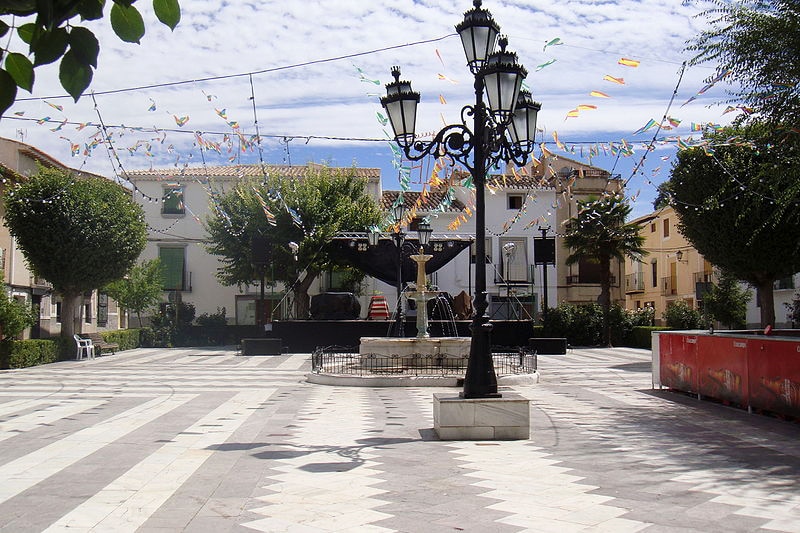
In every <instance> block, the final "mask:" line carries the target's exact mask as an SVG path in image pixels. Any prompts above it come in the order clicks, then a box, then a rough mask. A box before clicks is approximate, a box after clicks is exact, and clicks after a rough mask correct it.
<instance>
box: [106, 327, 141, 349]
mask: <svg viewBox="0 0 800 533" xmlns="http://www.w3.org/2000/svg"><path fill="white" fill-rule="evenodd" d="M140 333H141V330H140V329H118V330H114V331H102V332H100V336H101V337H103V340H104V341H106V342H110V343H113V344H119V351H122V350H132V349H133V348H138V347H139V346H140V345H141V344H140V340H139V339H140Z"/></svg>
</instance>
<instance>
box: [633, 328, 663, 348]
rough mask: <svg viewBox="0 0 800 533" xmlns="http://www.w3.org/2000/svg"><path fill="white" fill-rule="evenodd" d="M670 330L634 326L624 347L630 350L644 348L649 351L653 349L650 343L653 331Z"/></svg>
mask: <svg viewBox="0 0 800 533" xmlns="http://www.w3.org/2000/svg"><path fill="white" fill-rule="evenodd" d="M670 329H671V328H662V327H658V326H636V327H634V328H633V331H631V334H630V335H629V336H628V338H627V339H625V341H626V342H625V343H624V345H625V346H628V347H630V348H644V349H645V350H651V349H652V348H653V347H652V345H651V342H652V340H653V332H654V331H669V330H670Z"/></svg>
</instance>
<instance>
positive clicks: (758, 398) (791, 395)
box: [748, 338, 800, 417]
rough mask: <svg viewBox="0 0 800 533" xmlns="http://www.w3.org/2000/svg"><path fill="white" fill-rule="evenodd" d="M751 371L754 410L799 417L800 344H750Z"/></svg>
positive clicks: (751, 396)
mask: <svg viewBox="0 0 800 533" xmlns="http://www.w3.org/2000/svg"><path fill="white" fill-rule="evenodd" d="M748 371H749V374H750V405H751V406H752V407H753V408H755V409H764V410H767V411H772V412H775V413H783V414H787V415H790V416H795V417H797V416H800V343H798V342H797V341H784V340H777V339H776V340H767V339H761V338H759V339H753V340H751V341H750V343H749V349H748Z"/></svg>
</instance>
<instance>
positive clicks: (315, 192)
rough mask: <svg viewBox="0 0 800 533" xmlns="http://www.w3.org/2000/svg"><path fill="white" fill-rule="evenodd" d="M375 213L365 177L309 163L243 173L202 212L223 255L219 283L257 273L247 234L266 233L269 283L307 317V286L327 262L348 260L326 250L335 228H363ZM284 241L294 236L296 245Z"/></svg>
mask: <svg viewBox="0 0 800 533" xmlns="http://www.w3.org/2000/svg"><path fill="white" fill-rule="evenodd" d="M379 220H380V210H379V208H378V206H377V204H376V202H375V201H374V200H373V199H372V198H370V197H369V196H368V194H367V189H366V180H364V179H362V178H359V177H357V176H356V175H355V173H354V172H353V171H352V170H350V171H338V170H335V169H331V168H328V167H319V168H317V167H309V170H308V173H307V174H306V175H305V176H304V177H303V178H300V179H298V178H287V177H282V176H269V177H265V178H264V179H263V180H258V181H242V182H240V183H239V184H238V185H237V186H236V187H235V188H234V189H232V190H231V191H229V192H228V193H227V194H224V195H222V196H221V197H220V198H218V199H216V201H215V205H214V209H213V210H212V214H211V215H210V216H209V217H208V219H207V220H206V228H207V230H208V233H209V241H210V243H209V245H208V247H207V249H208V251H209V252H210V253H211V254H214V255H217V256H220V257H221V262H222V264H223V265H222V267H220V268H219V269H218V271H217V278H218V279H219V280H220V282H221V283H223V284H225V285H243V284H248V283H252V282H253V281H254V280H258V279H260V276H261V272H260V271H259V269H258V267H257V266H256V265H255V264H254V261H253V253H252V252H253V250H252V248H253V246H252V243H253V239H254V238H256V240H258V239H265V240H266V242H267V246H268V250H269V255H270V259H269V265H268V266H267V267H266V270H265V275H266V277H267V278H268V280H269V282H270V283H275V282H277V281H280V282H283V283H285V284H286V285H287V286H289V287H290V288H292V289H293V291H294V294H295V313H296V316H297V317H298V318H306V317H307V316H308V309H309V296H308V289H309V288H310V287H311V285H312V283H313V282H314V280H315V279H316V278H317V276H318V275H319V274H320V273H322V272H325V271H327V270H329V269H330V270H335V269H342V268H348V266H347V265H343V264H341V263H339V262H338V260H337V259H336V258H335V257H334V256H333V255H332V254H331V250H332V247H331V246H330V243H331V239H332V238H333V237H334V236H335V235H336V233H338V232H340V231H363V230H364V229H365V228H366V227H368V226H371V225H373V224H376V223H377V222H378V221H379ZM290 243H296V251H295V250H293V249H292V247H291V246H290Z"/></svg>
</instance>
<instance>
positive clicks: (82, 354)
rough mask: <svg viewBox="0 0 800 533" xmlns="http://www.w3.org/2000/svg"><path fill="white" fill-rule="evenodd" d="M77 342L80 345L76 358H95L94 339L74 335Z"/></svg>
mask: <svg viewBox="0 0 800 533" xmlns="http://www.w3.org/2000/svg"><path fill="white" fill-rule="evenodd" d="M73 337H74V339H75V343H76V344H77V345H78V355H77V357H75V359H84V358H85V359H94V343H93V342H92V339H82V338H80V337H79V336H77V335H73Z"/></svg>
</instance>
